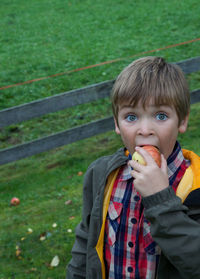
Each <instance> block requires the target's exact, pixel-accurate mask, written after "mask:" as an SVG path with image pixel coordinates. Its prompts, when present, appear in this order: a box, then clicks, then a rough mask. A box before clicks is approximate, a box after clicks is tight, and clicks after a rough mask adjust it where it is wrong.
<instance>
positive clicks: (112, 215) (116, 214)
mask: <svg viewBox="0 0 200 279" xmlns="http://www.w3.org/2000/svg"><path fill="white" fill-rule="evenodd" d="M122 208H123V204H122V203H119V202H113V201H111V202H110V204H109V207H108V221H109V222H108V234H107V237H108V239H107V241H108V244H109V245H111V246H113V245H114V244H115V242H116V236H117V232H118V230H119V226H120V220H121V213H122Z"/></svg>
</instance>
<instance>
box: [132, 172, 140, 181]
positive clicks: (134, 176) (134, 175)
mask: <svg viewBox="0 0 200 279" xmlns="http://www.w3.org/2000/svg"><path fill="white" fill-rule="evenodd" d="M131 175H132V177H133V178H135V179H137V178H138V175H139V172H138V171H136V170H132V171H131Z"/></svg>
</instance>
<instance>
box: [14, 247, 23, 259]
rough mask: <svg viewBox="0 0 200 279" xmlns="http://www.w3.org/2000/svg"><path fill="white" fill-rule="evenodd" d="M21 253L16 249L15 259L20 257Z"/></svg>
mask: <svg viewBox="0 0 200 279" xmlns="http://www.w3.org/2000/svg"><path fill="white" fill-rule="evenodd" d="M21 252H22V251H21V250H20V249H17V250H16V252H15V255H16V256H17V257H19V256H20V255H21Z"/></svg>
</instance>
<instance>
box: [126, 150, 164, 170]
mask: <svg viewBox="0 0 200 279" xmlns="http://www.w3.org/2000/svg"><path fill="white" fill-rule="evenodd" d="M142 148H143V149H145V150H146V151H147V152H148V153H149V154H150V155H151V157H152V158H153V159H154V161H155V162H156V164H157V165H158V166H159V168H160V166H161V157H160V151H159V150H158V148H156V147H155V146H153V145H144V146H142ZM132 158H133V160H135V161H137V162H138V163H139V164H141V165H146V162H145V160H144V158H143V157H142V155H140V154H139V153H138V152H137V151H135V152H134V153H133V157H132Z"/></svg>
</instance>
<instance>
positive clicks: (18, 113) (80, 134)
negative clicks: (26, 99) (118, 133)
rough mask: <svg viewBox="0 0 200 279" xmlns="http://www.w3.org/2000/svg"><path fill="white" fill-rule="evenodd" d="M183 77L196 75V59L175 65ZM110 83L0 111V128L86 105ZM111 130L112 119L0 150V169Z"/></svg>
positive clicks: (195, 95)
mask: <svg viewBox="0 0 200 279" xmlns="http://www.w3.org/2000/svg"><path fill="white" fill-rule="evenodd" d="M176 64H177V65H179V66H180V67H181V68H182V70H183V72H184V73H185V74H191V73H194V72H197V71H200V57H195V58H191V59H187V60H184V61H180V62H177V63H176ZM113 84H114V80H110V81H105V82H101V83H98V84H94V85H91V86H88V87H85V88H81V89H77V90H72V91H69V92H65V93H61V94H58V95H54V96H52V97H48V98H44V99H41V100H37V101H34V102H30V103H27V104H23V105H20V106H15V107H12V108H8V109H4V110H2V111H0V128H3V127H6V126H9V125H11V124H16V123H19V122H22V121H27V120H30V119H33V118H36V117H40V116H42V115H45V114H48V113H52V112H56V111H59V110H63V109H66V108H70V107H73V106H77V105H80V104H85V103H89V102H92V101H96V100H99V99H102V98H106V97H108V96H109V95H110V91H111V88H112V86H113ZM196 102H200V89H197V90H194V91H192V92H191V104H194V103H196ZM113 128H114V122H113V118H112V117H108V118H104V119H100V120H97V121H94V122H90V123H87V124H84V125H81V126H78V127H75V128H72V129H68V130H65V131H63V132H59V133H55V134H53V135H50V136H47V137H43V138H40V139H37V140H34V141H31V142H27V143H24V144H20V145H17V146H14V147H10V148H6V149H3V150H0V165H2V164H6V163H9V162H13V161H16V160H19V159H22V158H25V157H29V156H32V155H35V154H38V153H41V152H44V151H48V150H50V149H53V148H56V147H59V146H63V145H66V144H70V143H73V142H76V141H78V140H81V139H85V138H88V137H91V136H94V135H97V134H100V133H103V132H107V131H109V130H112V129H113Z"/></svg>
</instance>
